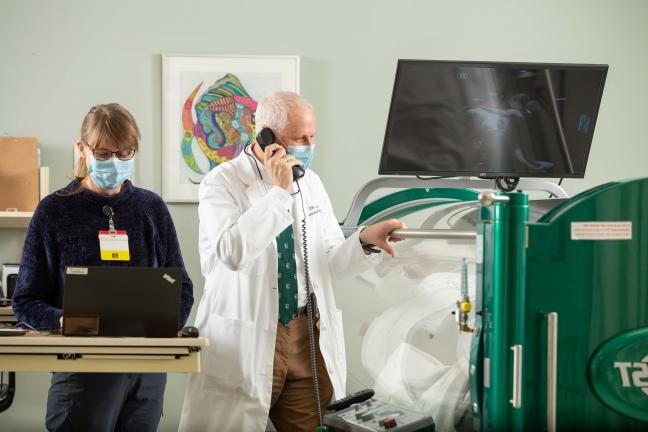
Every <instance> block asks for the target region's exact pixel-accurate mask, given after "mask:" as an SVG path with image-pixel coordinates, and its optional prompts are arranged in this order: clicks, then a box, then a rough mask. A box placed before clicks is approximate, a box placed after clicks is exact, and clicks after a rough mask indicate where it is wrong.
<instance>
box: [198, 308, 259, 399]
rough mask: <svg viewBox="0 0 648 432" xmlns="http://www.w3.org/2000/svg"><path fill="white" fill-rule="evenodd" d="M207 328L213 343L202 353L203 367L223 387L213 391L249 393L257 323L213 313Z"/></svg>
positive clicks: (208, 336)
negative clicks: (242, 391) (234, 390)
mask: <svg viewBox="0 0 648 432" xmlns="http://www.w3.org/2000/svg"><path fill="white" fill-rule="evenodd" d="M205 329H206V330H207V334H206V337H207V338H209V341H210V344H209V347H207V348H206V349H205V351H204V353H203V368H204V371H205V373H206V374H207V375H209V376H210V377H211V378H213V380H212V382H216V383H217V384H218V385H219V386H220V387H221V388H219V389H213V390H214V391H222V390H233V389H242V390H244V391H246V392H249V390H250V386H251V376H252V374H253V371H252V366H253V364H254V357H255V355H254V354H255V353H254V346H253V342H254V334H255V327H254V323H253V322H251V321H242V320H237V319H231V318H225V317H221V316H218V315H211V316H210V317H209V320H208V322H207V325H206V326H205ZM207 390H209V389H207Z"/></svg>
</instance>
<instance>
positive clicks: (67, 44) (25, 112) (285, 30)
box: [0, 0, 648, 431]
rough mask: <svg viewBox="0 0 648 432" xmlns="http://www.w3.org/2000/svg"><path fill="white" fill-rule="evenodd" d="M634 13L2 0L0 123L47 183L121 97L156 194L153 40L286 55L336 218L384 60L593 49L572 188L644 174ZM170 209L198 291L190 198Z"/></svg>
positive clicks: (579, 4)
mask: <svg viewBox="0 0 648 432" xmlns="http://www.w3.org/2000/svg"><path fill="white" fill-rule="evenodd" d="M646 22H648V2H646V1H643V0H570V1H565V0H551V1H542V0H537V1H527V0H490V1H487V0H465V1H450V0H445V1H435V0H428V1H422V0H418V1H417V0H399V1H384V0H381V1H377V0H373V1H370V0H363V1H352V0H346V1H340V0H335V1H331V0H328V1H319V2H314V1H298V0H286V1H260V0H254V1H253V0H249V1H236V2H233V1H232V2H225V1H217V0H211V1H198V0H184V1H176V2H173V1H160V0H157V1H153V0H146V1H144V0H138V1H132V0H131V1H126V0H111V1H102V2H99V1H88V0H69V1H61V0H59V1H55V0H42V1H35V0H0V135H11V136H26V135H30V136H35V137H37V138H38V140H39V141H40V143H41V149H42V163H43V165H46V166H49V167H51V187H52V189H55V188H60V187H62V186H63V185H64V184H65V183H66V182H67V178H68V176H69V175H71V170H72V144H73V142H74V140H75V139H76V138H77V134H78V129H79V126H80V122H81V120H82V118H83V115H84V114H85V112H86V111H87V110H88V108H89V107H90V106H92V105H94V104H97V103H104V102H113V101H116V102H119V103H121V104H123V105H124V106H126V107H127V108H128V109H129V110H130V111H131V112H132V113H133V115H134V116H135V118H136V119H137V121H138V123H139V126H140V128H141V131H142V135H143V145H142V148H141V155H140V156H138V158H139V160H138V172H139V179H140V185H142V186H144V187H147V188H150V189H152V190H153V191H155V192H158V193H160V187H161V175H162V173H161V157H160V153H161V118H162V107H161V56H160V54H162V53H213V54H289V55H299V56H301V90H302V94H303V95H305V96H306V97H307V98H309V99H310V100H311V101H312V102H313V103H314V105H315V106H316V109H317V111H318V116H319V142H320V146H319V147H318V150H317V156H316V158H315V162H314V169H315V170H316V171H317V172H318V173H319V174H320V176H321V177H322V179H323V181H324V184H325V185H326V186H327V188H328V191H329V193H330V196H331V199H332V201H333V204H334V207H335V209H336V211H337V213H338V216H339V217H342V216H343V215H344V213H345V212H346V210H347V206H348V205H349V203H350V201H351V198H352V197H353V194H354V193H355V191H356V190H357V189H358V188H359V187H360V186H361V185H362V184H363V183H364V182H366V181H367V180H369V179H371V178H372V177H374V176H375V175H376V173H377V166H378V160H379V155H380V149H381V145H382V137H383V133H384V128H385V120H386V116H387V110H388V103H389V98H390V95H391V88H392V85H393V79H394V71H395V65H396V59H398V58H423V59H461V60H499V61H537V62H575V63H607V64H609V65H610V71H609V74H608V79H607V84H606V87H605V92H604V95H603V103H602V107H601V111H600V116H599V121H598V124H597V127H596V134H595V138H594V143H593V147H592V152H591V155H590V162H589V166H588V169H587V175H586V178H585V179H584V180H568V181H566V188H567V189H568V191H569V192H570V193H575V192H578V191H580V190H583V189H585V188H588V187H590V186H593V185H596V184H599V183H602V182H605V181H608V180H612V179H622V178H628V177H637V176H643V175H646V169H645V165H646V161H648V142H647V140H646V138H645V125H646V119H648V104H646V100H648V82H647V81H648V51H647V50H646V42H648V26H646V25H645V23H646ZM0 157H3V156H2V155H0ZM342 173H344V174H343V175H342ZM0 193H2V191H0ZM170 208H171V212H172V214H173V216H174V220H175V223H176V227H177V230H178V234H179V237H180V240H181V246H182V251H183V254H184V257H185V262H186V263H187V268H188V270H189V273H190V275H191V276H192V278H193V279H194V282H195V285H196V289H195V296H196V299H199V298H200V295H201V293H202V282H203V279H202V277H201V275H200V272H199V261H198V252H197V247H196V244H197V243H196V242H197V224H196V206H195V205H192V204H185V205H177V204H176V205H170ZM23 236H24V231H22V230H3V231H2V232H0V261H12V260H17V259H18V257H19V253H20V244H21V242H22V238H23ZM184 382H185V377H184V376H181V375H174V376H170V379H169V385H168V386H167V396H166V397H167V403H166V406H165V417H164V419H163V422H162V426H161V427H160V430H165V431H171V430H175V429H176V427H177V423H178V417H179V410H180V406H181V402H182V397H183V394H184ZM47 383H48V375H47V374H19V376H18V393H17V397H16V402H15V405H14V406H13V407H12V408H11V409H10V410H9V411H7V412H5V413H2V414H0V429H1V430H16V431H20V430H38V429H40V428H42V421H43V416H44V412H45V400H46V399H45V398H46V394H45V393H46V389H47Z"/></svg>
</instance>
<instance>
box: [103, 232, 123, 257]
mask: <svg viewBox="0 0 648 432" xmlns="http://www.w3.org/2000/svg"><path fill="white" fill-rule="evenodd" d="M99 250H100V252H101V260H102V261H130V251H129V250H128V234H127V233H126V231H114V232H113V233H111V232H110V231H99Z"/></svg>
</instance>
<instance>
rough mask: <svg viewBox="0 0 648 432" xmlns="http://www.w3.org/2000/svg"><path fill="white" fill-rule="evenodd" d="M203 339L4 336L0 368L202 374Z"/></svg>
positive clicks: (41, 370)
mask: <svg viewBox="0 0 648 432" xmlns="http://www.w3.org/2000/svg"><path fill="white" fill-rule="evenodd" d="M208 345H209V341H208V340H207V339H205V338H180V337H178V338H132V337H123V338H114V337H110V338H109V337H71V336H68V337H66V336H61V335H46V336H43V335H40V334H39V333H35V332H30V333H27V334H26V335H25V336H2V337H0V371H13V372H169V373H193V372H200V350H201V348H202V347H206V346H208Z"/></svg>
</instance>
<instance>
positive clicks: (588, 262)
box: [522, 179, 648, 431]
mask: <svg viewBox="0 0 648 432" xmlns="http://www.w3.org/2000/svg"><path fill="white" fill-rule="evenodd" d="M646 215H648V179H641V180H633V181H627V182H620V183H609V184H606V185H602V186H600V187H598V188H595V189H592V190H590V191H587V192H585V193H583V194H581V195H579V196H576V197H574V198H572V199H570V200H568V201H566V202H564V203H563V204H561V205H560V206H558V207H557V208H555V209H554V210H552V211H551V212H549V213H548V214H547V215H545V216H544V217H543V218H542V219H541V220H540V222H539V223H536V224H530V225H529V247H528V250H527V271H526V306H525V308H524V309H522V310H524V313H525V316H526V322H525V338H524V340H525V345H524V349H525V356H524V372H525V382H524V401H523V412H524V419H523V421H524V423H523V427H524V429H529V430H531V429H534V430H538V429H543V428H545V427H546V412H547V401H546V398H547V393H546V389H547V366H546V363H547V326H546V315H547V313H550V312H555V313H557V314H558V316H559V320H558V322H559V326H558V343H557V347H558V369H557V377H558V378H557V383H558V387H557V390H558V391H557V430H559V431H568V430H569V431H571V430H606V431H617V430H623V431H633V430H644V431H645V430H648V423H646V422H642V421H641V420H638V419H636V418H631V417H630V416H629V415H628V413H629V412H631V411H632V409H631V408H629V409H624V408H623V407H621V405H620V404H621V402H618V401H617V405H615V402H613V401H612V402H611V401H610V399H609V398H607V399H606V396H605V394H608V393H616V394H617V395H621V396H624V394H625V393H624V392H629V391H635V392H636V389H630V388H622V386H621V384H620V383H621V381H620V380H617V381H614V380H612V379H611V378H609V377H608V379H607V380H606V379H604V378H601V376H600V375H601V374H603V373H605V374H607V375H608V376H610V374H612V375H611V376H614V372H615V371H614V370H613V371H610V370H609V365H610V364H609V361H608V363H605V361H606V360H605V359H603V360H601V359H600V356H601V355H603V356H604V357H605V358H607V359H611V358H621V357H619V356H622V355H623V354H624V353H625V354H628V355H631V356H634V357H637V358H634V357H633V358H631V359H630V358H628V359H626V360H625V361H628V362H632V363H633V365H634V363H635V362H636V363H642V362H644V361H643V356H647V355H648V351H646V352H643V354H641V353H640V352H639V351H640V349H639V351H637V350H635V351H632V350H629V351H628V350H626V349H624V347H625V346H627V344H629V343H630V342H627V343H624V342H623V341H624V339H623V338H622V337H621V336H620V335H621V334H623V333H624V332H628V331H632V330H635V329H639V328H641V327H645V326H647V325H648V217H647V216H646ZM578 222H629V223H631V235H632V238H631V239H626V240H622V239H613V240H609V239H608V240H575V239H572V234H571V230H572V223H578ZM611 340H613V341H616V342H615V344H613V345H604V344H605V343H606V342H607V343H608V344H609V343H610V342H609V341H611ZM634 340H635V341H636V339H634ZM606 346H607V348H605V347H606ZM610 346H612V348H610ZM637 346H638V347H639V348H641V349H646V344H643V345H641V344H639V345H637ZM615 350H616V353H618V356H617V357H615V355H616V354H615ZM601 353H603V354H601ZM606 356H607V357H606ZM597 358H599V360H596V359H597ZM646 361H647V362H648V359H647V360H646ZM602 362H603V363H602ZM605 367H607V368H608V369H607V370H603V369H601V368H605ZM639 370H641V368H640V369H639ZM616 372H617V374H618V373H620V371H619V370H617V371H616ZM617 376H618V375H617ZM593 377H594V378H593ZM593 379H595V380H596V383H592V382H590V381H591V380H593ZM645 382H648V376H647V377H646V378H645V379H641V378H640V380H639V383H645ZM614 383H616V384H614ZM614 385H616V386H617V387H616V388H613V387H610V386H614ZM619 386H621V387H619ZM597 394H598V396H597ZM601 395H603V396H601ZM626 396H627V398H626V399H627V400H635V401H636V400H639V401H640V402H637V403H636V404H635V405H636V406H639V407H641V406H646V405H645V403H646V402H645V401H644V402H643V404H644V405H642V404H641V401H643V399H640V397H645V398H646V399H647V400H648V395H644V394H643V393H641V392H639V393H634V396H631V395H630V396H628V395H626ZM624 397H625V396H624ZM637 398H639V399H637ZM630 404H632V403H630ZM626 405H628V403H626ZM626 408H627V406H626ZM635 417H636V416H635Z"/></svg>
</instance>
